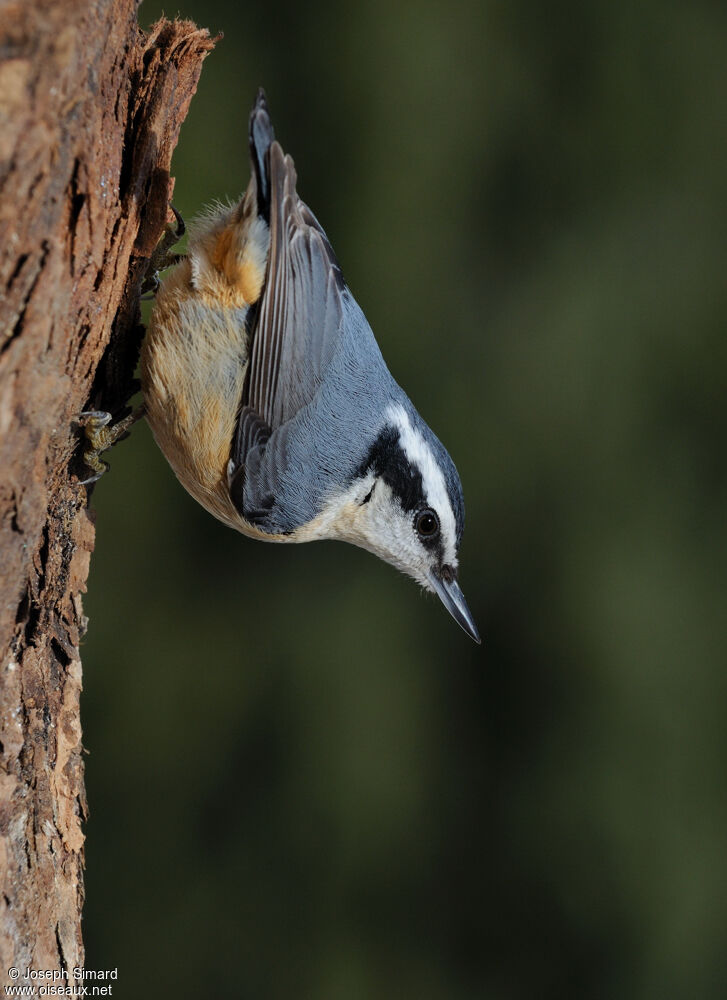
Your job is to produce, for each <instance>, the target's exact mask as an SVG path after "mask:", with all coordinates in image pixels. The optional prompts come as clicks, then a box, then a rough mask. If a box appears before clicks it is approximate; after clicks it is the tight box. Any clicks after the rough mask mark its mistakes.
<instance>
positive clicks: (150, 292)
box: [141, 204, 187, 300]
mask: <svg viewBox="0 0 727 1000" xmlns="http://www.w3.org/2000/svg"><path fill="white" fill-rule="evenodd" d="M169 207H170V208H171V210H172V212H173V213H174V222H168V223H167V225H166V227H165V229H164V235H163V236H162V238H161V239H160V240H159V242H158V243H157V245H156V247H155V248H154V251H153V253H152V255H151V258H150V259H149V266H148V268H147V270H146V276H145V278H144V282H143V284H142V286H141V291H142V299H144V300H147V299H152V298H154V296H155V295H156V293H157V291H158V289H159V272H160V271H164V270H165V269H166V268H168V267H172V266H173V265H174V264H179V262H180V261H183V260H184V258H185V254H183V253H171V249H172V247H173V246H174V245H175V244H176V243H179V241H180V240H181V238H182V237H183V236H184V234H185V233H186V231H187V227H186V226H185V224H184V219H183V218H182V216H181V215H180V214H179V212H178V211H177V210H176V208H175V207H174V205H171V204H170V206H169Z"/></svg>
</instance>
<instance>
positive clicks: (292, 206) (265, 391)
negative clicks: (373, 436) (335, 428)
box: [230, 142, 345, 530]
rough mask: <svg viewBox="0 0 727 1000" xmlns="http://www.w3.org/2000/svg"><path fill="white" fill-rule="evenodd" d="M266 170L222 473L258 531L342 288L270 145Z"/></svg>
mask: <svg viewBox="0 0 727 1000" xmlns="http://www.w3.org/2000/svg"><path fill="white" fill-rule="evenodd" d="M267 166H268V170H269V189H270V250H269V254H268V265H267V272H266V278H265V286H264V290H263V294H262V296H261V299H260V302H259V304H258V311H257V317H256V321H255V324H254V326H253V329H252V334H251V346H250V360H249V365H248V373H247V378H246V382H245V387H244V390H243V396H242V406H241V410H240V417H239V421H238V427H237V433H236V435H235V440H234V441H233V445H232V452H231V468H230V490H231V495H232V498H233V500H234V502H235V504H236V506H237V507H238V509H239V510H240V512H241V513H242V515H243V517H245V518H246V519H248V520H251V521H253V522H254V523H258V524H260V526H261V527H265V525H266V522H269V521H270V517H269V514H270V512H271V510H272V508H273V507H274V505H275V501H276V497H275V491H276V483H277V482H278V481H279V479H280V476H281V474H282V473H284V471H285V468H286V465H287V462H288V455H287V454H286V442H287V440H288V434H287V433H285V425H286V424H288V423H289V421H291V420H293V419H294V418H295V417H296V416H297V415H298V414H299V413H300V411H301V410H302V409H303V408H304V407H306V406H308V405H309V404H311V403H312V402H313V401H314V399H315V396H316V394H317V392H318V390H319V389H320V386H321V384H322V381H323V379H324V377H325V374H326V370H327V369H328V367H329V365H330V363H331V360H332V358H333V355H334V353H335V350H336V347H337V345H338V343H339V339H340V337H341V333H342V329H343V306H342V294H343V291H344V288H345V284H344V281H343V277H342V274H341V269H340V267H339V265H338V261H337V260H336V257H335V254H334V253H333V250H332V248H331V245H330V243H329V242H328V238H327V237H326V234H325V232H324V231H323V229H322V227H321V225H320V224H319V222H318V220H317V219H316V217H315V216H314V215H313V213H312V212H311V210H310V209H309V208H308V206H307V205H306V204H305V203H304V202H302V201H301V200H300V198H299V197H298V194H297V191H296V172H295V166H294V164H293V161H292V159H291V158H290V157H289V156H285V155H284V154H283V151H282V149H281V147H280V145H279V144H278V143H277V142H273V143H272V144H271V145H270V147H269V153H268V156H267ZM276 432H277V433H276ZM273 470H277V474H272V473H273ZM256 480H259V481H256ZM270 530H272V527H271V529H270Z"/></svg>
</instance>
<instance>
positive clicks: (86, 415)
mask: <svg viewBox="0 0 727 1000" xmlns="http://www.w3.org/2000/svg"><path fill="white" fill-rule="evenodd" d="M143 415H144V407H143V406H141V407H139V409H137V410H134V411H133V412H132V413H129V414H128V416H126V417H124V418H123V419H122V420H119V421H118V423H115V424H113V426H109V425H110V424H111V419H112V418H111V414H110V413H108V412H107V411H106V410H84V411H83V413H80V414H79V416H78V422H79V425H80V426H81V427H83V435H84V438H85V444H86V447H85V448H84V451H83V461H84V464H85V465H86V467H87V468H89V469H91V470H93V475H92V476H88V477H87V478H86V479H80V480H79V484H80V485H81V486H90V485H91V483H95V482H96V481H97V480H99V479H100V478H101V476H102V475H103V474H104V472H106V470H107V469H108V467H109V466H108V463H107V462H104V461H103V460H102V459H101V454H102V452H104V451H106V450H107V449H109V448H110V447H111V446H112V445H114V444H116V442H117V441H118V440H119V438H122V437H123V436H124V435H125V434H127V433H128V431H129V428H130V427H131V426H132V424H134V423H136V421H137V420H138V419H139V418H140V417H142V416H143Z"/></svg>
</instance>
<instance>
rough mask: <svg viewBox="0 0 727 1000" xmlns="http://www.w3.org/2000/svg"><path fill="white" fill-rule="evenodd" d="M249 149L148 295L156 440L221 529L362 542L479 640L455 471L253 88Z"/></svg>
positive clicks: (145, 378)
mask: <svg viewBox="0 0 727 1000" xmlns="http://www.w3.org/2000/svg"><path fill="white" fill-rule="evenodd" d="M250 152H251V159H252V177H251V179H250V183H249V185H248V188H247V191H246V192H245V195H244V197H243V198H242V201H240V203H239V204H238V205H236V206H234V207H223V206H215V207H214V208H212V209H210V210H209V212H208V213H207V215H205V216H204V217H203V218H202V219H201V220H198V222H197V223H196V225H195V226H194V228H193V230H192V232H191V234H190V238H189V249H188V253H187V255H186V257H185V258H183V259H182V260H181V262H180V263H178V264H177V265H176V266H175V267H174V268H173V269H172V270H170V271H169V272H168V274H167V276H166V277H165V278H164V279H163V281H162V283H161V287H160V289H159V291H158V294H157V296H156V302H155V305H154V308H153V311H152V315H151V319H150V323H149V329H148V332H147V336H146V340H145V342H144V346H143V349H142V357H141V372H142V387H143V392H144V403H145V407H146V417H147V420H148V421H149V423H150V425H151V428H152V431H153V432H154V437H155V438H156V441H157V443H158V445H159V447H160V448H161V450H162V451H163V452H164V454H165V456H166V457H167V460H168V461H169V463H170V465H171V466H172V468H173V469H174V472H175V473H176V475H177V477H178V479H179V481H180V482H181V483H182V485H183V486H184V487H185V489H187V490H188V491H189V493H191V495H192V496H193V497H194V498H195V499H196V500H198V501H199V503H201V504H202V506H203V507H205V508H206V509H207V510H208V511H209V512H210V513H211V514H214V516H215V517H217V518H219V519H220V520H221V521H224V523H225V524H228V525H229V526H230V527H232V528H236V529H237V530H238V531H241V532H242V533H243V534H245V535H249V536H250V537H252V538H260V539H264V540H267V541H275V542H307V541H313V540H314V539H319V538H337V539H341V540H343V541H347V542H352V543H353V544H354V545H359V546H362V547H363V548H365V549H369V550H370V551H371V552H374V553H375V554H376V555H378V556H380V557H381V558H382V559H384V560H386V561H387V562H389V563H392V564H393V565H394V566H396V567H397V568H398V569H400V570H403V572H405V573H408V574H409V575H410V576H412V577H413V578H414V579H415V580H416V581H417V582H418V583H420V584H421V585H422V586H423V587H424V588H426V589H427V590H430V591H435V592H436V593H437V594H438V595H439V597H440V598H441V600H442V602H443V603H444V605H445V607H446V608H447V610H448V611H449V612H450V613H451V614H452V615H453V617H454V618H455V620H456V621H457V622H459V624H460V625H461V626H462V628H463V629H464V630H465V631H466V632H467V633H468V635H470V636H471V637H472V638H473V639H474V640H475V641H477V642H479V641H480V639H479V635H478V633H477V628H476V626H475V623H474V621H473V619H472V615H471V614H470V611H469V609H468V607H467V604H466V602H465V599H464V596H463V594H462V591H461V590H460V588H459V585H458V583H457V560H458V551H459V545H460V540H461V537H462V529H463V526H464V503H463V500H462V487H461V485H460V481H459V476H458V474H457V470H456V469H455V467H454V463H453V462H452V459H451V458H450V457H449V455H448V454H447V451H446V450H445V448H444V447H443V446H442V444H441V443H440V442H439V440H438V439H437V438H436V437H435V436H434V434H433V433H432V431H431V430H430V429H429V427H428V426H427V425H426V424H425V423H424V421H423V420H422V418H421V417H420V416H419V414H418V413H417V411H416V410H415V408H414V406H413V405H412V403H411V402H410V400H409V398H408V397H407V396H406V394H405V393H404V392H403V391H402V389H400V388H399V386H398V385H397V383H396V382H395V381H394V379H393V378H392V376H391V375H390V373H389V371H388V369H387V367H386V365H385V363H384V360H383V358H382V356H381V352H380V351H379V348H378V346H377V344H376V341H375V340H374V335H373V333H372V331H371V327H370V326H369V324H368V322H367V321H366V318H365V317H364V314H363V313H362V311H361V309H360V308H359V306H358V305H357V303H356V301H355V300H354V298H353V296H352V295H351V292H350V291H349V289H348V286H347V285H346V283H345V281H344V279H343V275H342V273H341V268H340V267H339V264H338V261H337V260H336V257H335V254H334V253H333V250H332V248H331V245H330V243H329V242H328V239H327V237H326V234H325V232H324V231H323V228H322V227H321V225H320V223H319V222H318V220H317V219H316V217H315V216H314V215H313V213H312V212H311V210H310V209H309V208H308V206H307V205H306V204H304V202H302V201H301V200H300V198H299V197H298V194H297V191H296V172H295V167H294V165H293V161H292V159H291V158H290V157H289V156H286V155H285V154H284V153H283V150H282V149H281V147H280V145H279V143H277V142H276V141H275V139H274V133H273V128H272V125H271V123H270V117H269V115H268V109H267V104H266V101H265V95H264V93H263V92H262V91H260V93H259V94H258V97H257V100H256V103H255V106H254V108H253V110H252V114H251V116H250Z"/></svg>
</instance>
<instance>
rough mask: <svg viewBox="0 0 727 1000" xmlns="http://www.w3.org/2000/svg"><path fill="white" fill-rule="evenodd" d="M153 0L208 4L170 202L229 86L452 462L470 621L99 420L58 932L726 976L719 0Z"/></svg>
mask: <svg viewBox="0 0 727 1000" xmlns="http://www.w3.org/2000/svg"><path fill="white" fill-rule="evenodd" d="M161 10H162V8H161V6H160V5H159V4H157V3H144V5H143V6H142V8H141V11H140V18H141V22H142V24H144V25H148V24H150V23H151V22H152V21H153V20H154V19H155V18H156V17H157V16H158V15H159V14H160V13H161ZM166 13H167V14H168V15H170V16H173V15H174V14H175V13H177V11H176V10H175V9H174V8H167V9H166ZM179 14H180V15H181V16H185V17H191V18H193V19H194V20H196V21H197V23H198V24H200V25H204V26H206V27H209V28H210V30H211V31H212V32H213V33H216V32H217V31H223V32H224V35H225V37H224V41H222V42H220V44H219V45H218V47H217V49H216V51H215V52H214V53H213V54H212V55H211V56H210V57H209V59H208V60H207V62H206V63H205V67H204V71H203V74H202V80H201V83H200V87H199V91H198V94H197V96H196V98H195V100H194V101H193V103H192V108H191V111H190V114H189V118H188V120H187V122H186V124H185V125H184V128H183V131H182V136H181V141H180V144H179V147H178V149H177V152H176V154H175V158H174V164H173V170H174V173H175V175H176V178H177V187H176V193H175V203H176V205H177V207H178V208H179V209H180V210H181V212H182V213H183V215H184V216H185V217H187V218H189V217H191V216H193V215H194V214H195V212H197V211H198V210H199V209H200V208H201V207H202V205H203V204H204V203H205V202H208V201H211V200H213V199H215V198H220V197H225V196H228V195H229V196H236V195H238V194H239V193H240V192H241V191H242V190H243V189H244V187H245V185H246V183H247V179H248V173H249V167H248V159H247V150H246V127H247V116H248V112H249V108H250V105H251V102H252V99H253V96H254V93H255V90H256V88H257V86H258V85H260V84H263V85H264V86H265V87H266V89H267V93H268V99H269V103H270V107H271V110H272V114H273V118H274V122H275V126H276V129H277V133H278V136H279V138H280V139H281V141H282V143H283V145H284V148H285V149H286V150H287V151H289V152H290V153H291V154H292V155H293V156H294V158H295V161H296V165H297V168H298V174H299V190H300V192H301V194H302V196H303V197H304V198H305V200H306V201H307V202H308V203H309V204H310V205H311V207H312V208H313V210H314V211H315V213H316V214H317V215H318V217H319V218H320V220H321V222H322V224H323V225H324V226H325V227H326V229H327V232H328V234H329V236H330V238H331V240H332V243H333V246H334V247H335V249H336V251H337V253H338V256H339V258H340V260H341V262H342V265H343V269H344V273H345V274H346V277H347V279H348V282H349V284H350V286H351V288H352V290H353V292H354V294H355V295H356V297H357V298H358V300H359V302H360V303H361V305H362V306H363V308H364V310H365V311H366V314H367V316H368V318H369V320H370V322H371V324H372V326H373V329H374V330H375V332H376V334H377V337H378V340H379V343H380V345H381V348H382V350H383V353H384V356H385V357H386V359H387V361H388V363H389V366H390V368H391V370H392V372H393V374H394V376H395V377H397V378H398V380H399V381H400V382H401V383H402V384H403V385H404V386H405V388H406V390H407V391H408V393H409V394H410V395H411V397H412V398H413V400H414V401H415V403H416V404H417V406H418V408H419V409H420V411H421V413H422V414H423V416H424V417H425V419H426V420H427V421H428V422H429V423H430V424H431V426H432V427H433V428H434V429H435V431H436V432H437V433H438V434H439V436H440V437H441V438H442V440H443V441H444V442H445V443H446V444H447V446H448V448H449V450H450V452H451V454H452V455H453V457H454V459H455V462H456V463H457V465H458V467H459V471H460V474H461V477H462V481H463V483H464V488H465V497H466V501H467V528H466V532H465V537H464V542H463V547H462V553H461V566H462V569H461V581H462V585H463V589H464V591H465V594H466V595H467V598H468V600H469V602H470V606H471V608H472V611H473V613H474V615H475V618H476V620H477V622H478V624H479V627H480V631H481V633H482V635H483V639H484V642H483V645H482V647H480V648H478V647H476V646H475V645H474V644H473V643H472V642H470V640H468V639H467V637H466V636H465V635H464V633H462V632H461V631H460V630H459V629H458V628H457V626H456V625H455V623H454V622H453V621H452V620H451V619H450V618H449V617H448V615H447V614H446V612H445V611H444V610H443V609H442V608H441V607H440V606H439V604H438V602H437V601H436V599H434V598H430V597H423V596H421V595H420V594H419V593H418V592H417V589H416V587H415V585H414V584H413V583H412V582H411V581H409V580H407V579H405V578H404V577H401V576H398V575H397V574H396V572H395V571H394V570H392V569H391V568H389V567H387V566H385V565H384V564H382V563H379V562H378V561H377V560H375V559H374V558H373V557H372V556H370V555H368V554H366V553H364V552H362V551H358V550H356V549H353V548H351V547H345V546H342V545H337V544H325V545H313V546H299V547H285V546H266V545H263V544H260V543H256V542H252V541H249V540H247V539H244V538H243V537H241V536H238V535H235V534H233V533H232V532H231V531H230V530H229V529H226V528H224V527H223V526H222V525H220V524H218V523H217V522H216V521H214V520H213V519H212V518H211V517H210V516H209V515H207V514H206V513H205V512H204V511H203V510H202V509H201V508H200V507H198V506H196V505H195V504H194V502H193V501H192V500H191V499H190V498H189V497H188V496H187V494H186V493H184V491H183V490H182V488H181V487H180V486H179V485H178V484H177V482H176V480H175V479H174V477H173V474H172V472H171V470H170V469H169V468H168V466H167V464H166V462H165V461H164V459H163V458H162V456H161V454H160V453H159V452H158V450H157V449H156V447H155V445H154V443H153V441H152V439H151V435H150V433H149V431H148V429H147V428H146V426H145V425H144V426H139V427H138V428H137V429H135V431H134V433H133V436H132V437H131V439H130V440H129V441H128V442H126V443H124V444H123V445H121V446H120V447H119V448H118V449H117V450H115V451H114V452H113V454H112V456H111V462H112V466H113V471H112V472H111V473H110V474H109V475H108V476H107V477H106V478H105V479H104V480H103V481H102V482H101V483H100V484H99V486H98V488H97V489H96V491H95V494H94V506H95V508H96V510H97V513H98V517H97V524H98V539H97V547H96V552H95V555H94V558H93V566H92V574H91V583H90V589H89V593H88V596H87V598H86V602H85V605H86V610H87V613H88V614H89V616H90V619H91V627H90V631H89V634H88V637H87V640H86V643H85V647H84V702H83V711H84V730H85V743H86V745H87V747H88V749H89V751H90V756H89V757H88V758H87V778H88V793H89V799H90V805H91V817H90V820H89V822H88V826H87V833H88V844H87V904H86V914H85V936H86V941H87V946H88V956H87V965H88V966H89V967H93V968H109V967H111V968H113V967H114V966H118V968H119V981H118V983H117V984H115V988H114V996H119V997H122V998H123V997H138V996H142V995H143V996H150V997H151V996H154V997H175V998H192V997H195V998H196V997H212V996H225V997H241V998H255V1000H258V998H291V997H296V998H298V997H306V998H311V1000H359V998H360V1000H364V998H365V1000H369V998H372V997H376V998H389V997H392V998H394V997H396V998H401V997H416V998H417V1000H472V998H480V997H482V998H488V1000H489V998H493V1000H498V998H502V1000H515V998H528V1000H530V998H534V997H537V998H551V997H552V998H563V997H574V998H579V1000H580V998H612V997H618V998H620V1000H631V998H634V1000H635V998H639V1000H641V998H652V997H653V998H659V1000H663V998H665V997H668V998H670V1000H673V998H689V1000H693V998H695V997H698V998H711V997H715V998H717V997H719V998H721V997H723V996H725V990H726V989H727V949H726V948H725V931H726V929H727V877H726V876H727V799H726V797H725V769H726V765H727V727H726V726H725V715H726V712H725V705H726V704H727V671H726V670H725V667H726V666H727V626H726V620H727V615H726V614H725V602H726V599H727V593H726V588H725V562H726V561H727V523H726V515H725V511H726V502H727V480H726V475H725V461H724V452H723V446H724V442H725V439H726V437H727V426H726V423H727V421H726V418H725V399H724V397H725V390H726V389H727V340H726V338H725V314H726V311H727V283H726V282H725V256H726V255H725V249H726V247H727V193H726V192H725V184H726V179H727V130H726V129H725V116H726V114H727V112H726V110H725V109H726V108H727V57H726V55H725V53H727V11H726V10H725V7H724V5H723V4H719V3H716V2H715V3H707V2H701V3H698V2H693V3H686V2H685V3H674V2H669V0H666V2H665V0H661V2H659V3H656V2H649V0H646V2H642V3H640V4H635V3H633V2H625V0H616V2H613V0H611V2H608V3H607V2H605V0H592V2H587V3H582V2H575V0H569V2H562V0H551V2H550V3H549V4H543V3H537V2H532V0H530V2H526V0H514V2H502V0H500V2H493V0H488V2H484V3H483V2H477V0H471V2H468V3H459V4H455V5H452V4H450V3H446V2H444V0H441V2H428V3H419V4H413V3H391V2H386V3H385V2H376V3H368V4H361V5H352V4H351V5H340V4H337V3H334V2H332V0H316V2H309V3H306V4H299V3H290V2H287V0H286V2H279V3H275V4H259V3H258V4H238V3H234V2H232V0H229V2H223V0H209V2H204V3H203V2H201V0H189V2H188V3H186V4H185V6H183V7H180V8H179Z"/></svg>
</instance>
